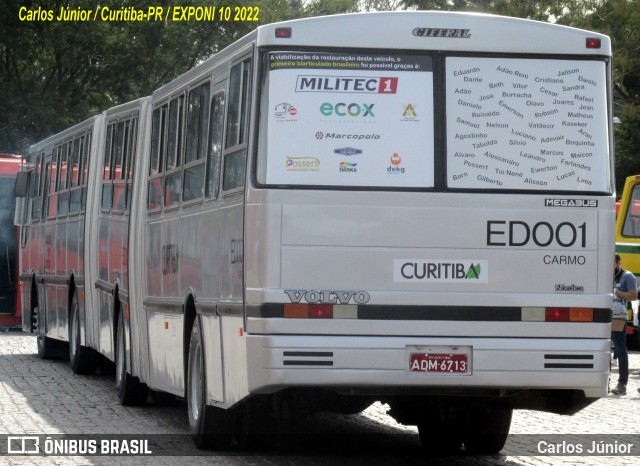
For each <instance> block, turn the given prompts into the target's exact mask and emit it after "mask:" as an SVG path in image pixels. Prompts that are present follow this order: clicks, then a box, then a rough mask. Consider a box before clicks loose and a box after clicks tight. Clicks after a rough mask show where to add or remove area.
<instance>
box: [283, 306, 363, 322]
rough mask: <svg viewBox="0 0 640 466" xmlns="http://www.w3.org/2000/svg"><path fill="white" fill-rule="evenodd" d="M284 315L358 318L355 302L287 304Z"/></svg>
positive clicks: (291, 316) (302, 317)
mask: <svg viewBox="0 0 640 466" xmlns="http://www.w3.org/2000/svg"><path fill="white" fill-rule="evenodd" d="M284 317H285V318H288V319H357V318H358V306H357V305H355V304H285V305H284Z"/></svg>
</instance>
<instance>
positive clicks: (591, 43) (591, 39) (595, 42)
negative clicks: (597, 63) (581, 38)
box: [587, 37, 602, 49]
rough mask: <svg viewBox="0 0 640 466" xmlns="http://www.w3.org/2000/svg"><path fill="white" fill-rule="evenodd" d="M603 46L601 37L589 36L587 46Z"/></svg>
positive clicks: (597, 47) (589, 47) (595, 47)
mask: <svg viewBox="0 0 640 466" xmlns="http://www.w3.org/2000/svg"><path fill="white" fill-rule="evenodd" d="M601 46H602V42H601V41H600V39H597V38H595V37H587V48H588V49H599V48H600V47H601Z"/></svg>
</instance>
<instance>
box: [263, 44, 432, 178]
mask: <svg viewBox="0 0 640 466" xmlns="http://www.w3.org/2000/svg"><path fill="white" fill-rule="evenodd" d="M267 67H268V72H267V78H266V88H265V89H266V92H264V93H263V101H262V106H263V107H262V108H263V111H262V115H263V119H264V120H266V124H264V123H265V121H263V124H261V145H260V147H261V150H260V155H259V163H258V181H259V182H260V183H262V184H270V185H308V186H345V187H383V188H384V187H386V188H389V187H391V188H394V187H398V188H430V187H433V184H434V174H433V166H434V141H433V134H434V129H433V71H432V61H431V57H427V56H411V55H396V54H382V55H378V54H361V53H353V54H330V53H313V52H305V53H303V52H273V53H270V54H268V55H267ZM265 128H266V129H265Z"/></svg>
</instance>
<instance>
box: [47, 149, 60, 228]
mask: <svg viewBox="0 0 640 466" xmlns="http://www.w3.org/2000/svg"><path fill="white" fill-rule="evenodd" d="M61 149H62V147H61V146H58V147H56V148H55V149H53V156H52V157H51V161H50V162H48V163H47V188H48V189H47V193H46V195H47V210H46V216H47V218H55V217H56V216H57V215H58V195H57V194H56V188H57V180H58V177H57V174H58V160H59V157H60V151H61Z"/></svg>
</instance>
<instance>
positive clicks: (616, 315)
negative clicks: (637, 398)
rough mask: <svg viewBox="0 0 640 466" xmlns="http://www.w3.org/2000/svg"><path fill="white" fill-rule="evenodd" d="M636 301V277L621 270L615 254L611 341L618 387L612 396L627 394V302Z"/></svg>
mask: <svg viewBox="0 0 640 466" xmlns="http://www.w3.org/2000/svg"><path fill="white" fill-rule="evenodd" d="M636 299H638V284H637V282H636V277H635V275H633V274H632V273H631V272H629V271H628V270H624V269H623V268H622V261H621V260H620V255H619V254H616V257H615V261H614V270H613V306H612V307H611V310H612V312H613V321H612V323H611V341H612V342H613V355H614V356H615V357H616V358H617V359H618V385H617V386H616V387H615V388H614V389H613V390H611V393H613V394H614V395H626V394H627V381H628V380H629V355H628V353H627V302H628V301H635V300H636Z"/></svg>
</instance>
